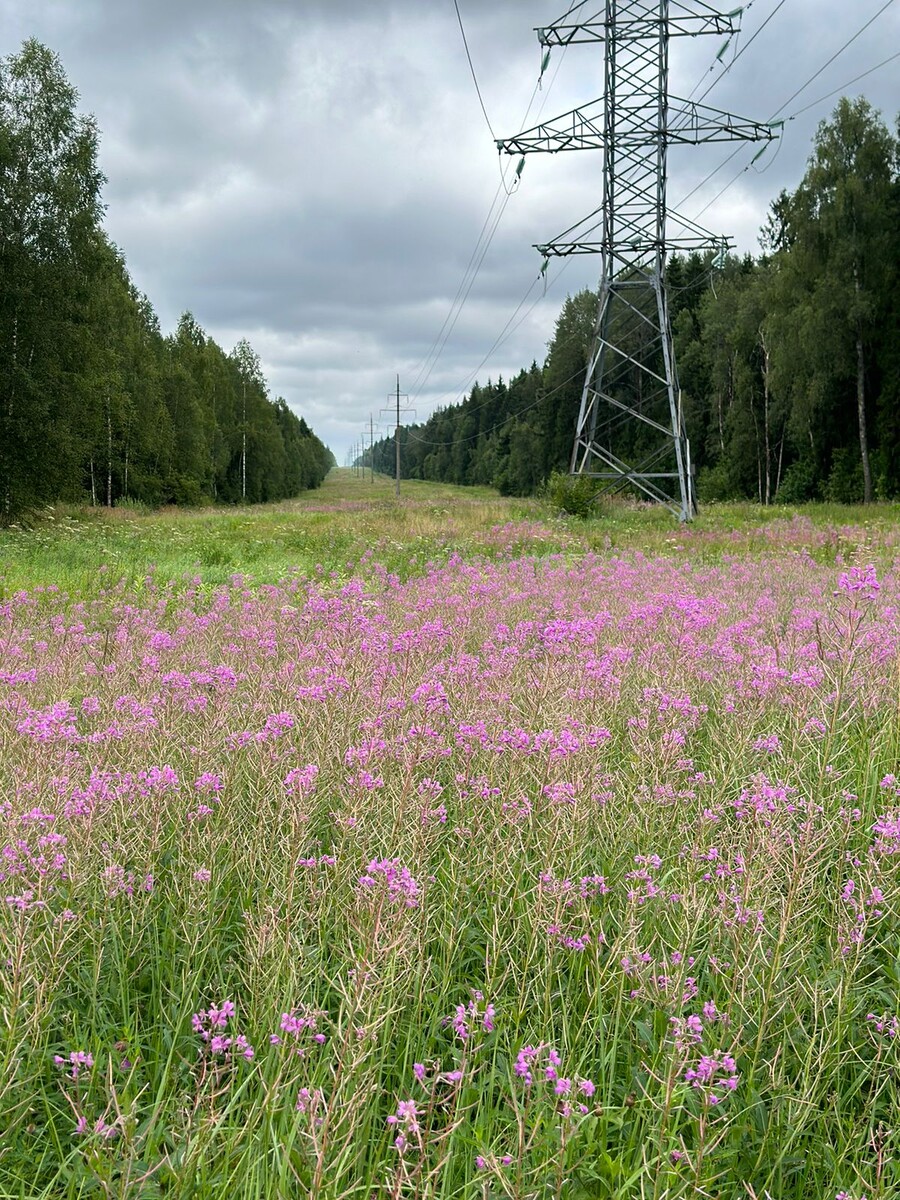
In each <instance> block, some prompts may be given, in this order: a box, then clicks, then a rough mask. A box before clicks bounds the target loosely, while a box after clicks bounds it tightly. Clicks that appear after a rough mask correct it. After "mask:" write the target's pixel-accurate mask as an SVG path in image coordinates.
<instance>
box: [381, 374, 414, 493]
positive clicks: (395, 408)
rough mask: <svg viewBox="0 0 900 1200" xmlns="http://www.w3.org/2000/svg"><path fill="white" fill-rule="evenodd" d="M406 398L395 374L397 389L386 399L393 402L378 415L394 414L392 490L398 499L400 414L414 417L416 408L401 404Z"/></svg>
mask: <svg viewBox="0 0 900 1200" xmlns="http://www.w3.org/2000/svg"><path fill="white" fill-rule="evenodd" d="M401 397H402V399H404V400H408V399H409V395H408V393H407V392H401V391H400V376H399V375H398V376H397V389H396V391H394V392H388V397H387V398H388V400H393V401H394V403H393V404H392V405H391V407H390V408H383V409H381V411H380V413H379V416H385V417H386V416H396V423H395V425H394V491H395V494H396V497H397V499H398V500H399V499H400V415H401V413H402V414H403V415H404V416H409V415H410V414H412V416H413V417H415V413H416V410H415V409H414V408H412V407H411V406H410V405H408V404H404V405H401V404H400V400H401Z"/></svg>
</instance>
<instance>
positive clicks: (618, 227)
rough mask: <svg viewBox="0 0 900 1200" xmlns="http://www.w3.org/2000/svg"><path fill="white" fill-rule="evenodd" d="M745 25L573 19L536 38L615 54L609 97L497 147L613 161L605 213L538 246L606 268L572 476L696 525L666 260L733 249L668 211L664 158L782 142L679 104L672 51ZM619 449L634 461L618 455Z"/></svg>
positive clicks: (622, 11) (609, 4) (671, 11)
mask: <svg viewBox="0 0 900 1200" xmlns="http://www.w3.org/2000/svg"><path fill="white" fill-rule="evenodd" d="M576 7H581V6H576ZM739 11H740V10H738V12H739ZM570 12H571V10H570ZM568 15H569V14H566V16H568ZM735 16H736V14H727V15H726V14H721V13H718V12H715V11H714V10H713V9H712V8H710V7H709V6H707V5H706V4H703V3H700V2H699V0H696V2H695V3H690V4H689V3H679V2H678V0H606V3H605V5H604V7H603V8H602V9H600V10H599V11H598V12H597V13H596V14H594V15H593V16H592V17H590V18H589V19H588V20H586V21H582V22H579V23H578V24H566V23H565V21H566V17H563V18H561V20H560V21H558V22H555V23H554V24H553V25H550V26H548V27H547V28H545V29H539V30H538V31H537V33H538V39H539V41H540V42H541V44H542V45H543V46H545V47H548V48H550V47H553V46H568V45H571V44H573V43H577V42H588V43H601V44H602V45H603V46H604V50H605V71H604V90H603V96H602V97H600V98H599V99H598V100H594V101H592V102H591V103H590V104H587V105H585V106H583V107H581V108H576V109H573V110H572V111H571V112H567V113H564V114H563V115H562V116H559V117H556V118H554V119H552V120H550V121H545V122H543V123H542V124H540V125H536V126H535V127H534V128H533V129H528V130H526V131H525V132H524V133H520V134H518V135H517V136H516V137H512V138H505V139H501V140H499V141H498V142H497V145H498V147H499V149H500V150H501V151H504V152H505V153H508V154H531V153H535V152H538V153H540V152H545V153H546V152H549V153H559V152H560V151H568V150H589V149H601V150H603V152H604V160H603V201H602V204H601V206H600V207H599V208H598V209H596V210H595V211H594V212H593V213H591V214H590V215H589V216H588V217H586V218H585V219H584V220H582V221H580V222H579V223H578V224H577V225H574V226H572V227H571V228H570V229H567V230H566V231H565V232H564V233H563V234H561V235H560V237H559V238H557V239H555V240H554V241H552V242H548V243H545V244H543V245H539V246H538V247H537V248H538V250H539V251H540V252H541V253H542V254H543V255H545V256H549V255H560V256H567V255H570V254H597V253H599V254H600V255H601V256H602V269H601V277H600V299H599V308H598V312H597V319H596V322H595V326H594V336H593V340H592V344H591V347H590V350H589V353H588V362H587V372H586V376H585V383H584V390H583V393H582V398H581V406H580V410H579V414H578V423H577V427H576V431H575V442H574V447H573V451H572V460H571V468H570V469H571V472H572V473H573V474H586V475H591V476H593V477H594V478H597V479H600V480H602V481H603V482H604V484H605V485H606V486H607V487H608V488H610V489H612V490H620V489H622V488H625V487H628V486H629V485H630V486H632V487H634V488H636V489H637V490H638V491H639V492H640V493H642V494H643V495H645V496H647V497H649V498H650V499H651V500H655V501H658V502H659V503H661V504H665V505H666V506H667V507H668V508H670V509H671V510H672V511H673V512H675V513H676V514H677V515H678V516H679V517H680V518H681V520H689V519H690V517H691V516H692V515H693V513H694V512H695V510H696V500H695V495H694V484H693V474H692V470H691V462H690V445H689V442H688V439H687V435H686V433H685V427H684V418H683V415H682V411H681V397H680V392H679V388H678V380H677V375H676V371H675V356H674V350H673V345H672V330H671V325H670V322H669V313H668V304H667V297H666V284H665V265H666V255H667V252H668V251H669V250H671V249H677V250H684V251H691V250H714V251H719V252H721V251H723V250H724V249H725V248H726V246H727V243H726V241H725V239H722V238H715V237H714V236H713V235H712V234H711V233H709V232H708V231H707V230H705V229H703V228H701V227H700V226H699V225H697V224H695V223H694V222H692V221H689V220H687V219H685V218H683V217H680V216H679V215H678V214H677V213H672V212H668V211H667V209H666V154H667V150H668V147H669V146H670V145H679V144H692V145H693V144H698V143H702V142H722V141H734V140H743V141H760V140H769V139H771V138H773V137H774V136H775V132H774V127H773V126H771V125H767V124H762V123H760V122H758V121H749V120H745V119H743V118H741V117H734V116H731V115H729V114H728V113H723V112H720V111H719V110H717V109H713V108H708V107H706V106H704V105H700V104H692V103H690V102H689V101H686V100H679V99H677V98H675V97H671V98H670V96H669V93H668V75H669V39H670V38H671V37H676V36H685V35H686V36H696V35H698V34H707V33H714V34H724V35H726V36H729V35H731V34H733V33H734V32H736V27H735V23H734V18H735ZM623 435H624V436H623ZM619 442H622V443H623V444H624V446H625V448H626V450H627V452H628V456H629V461H625V458H624V457H621V456H620V454H618V453H616V452H615V451H614V447H618V444H619ZM622 453H624V451H623V452H622Z"/></svg>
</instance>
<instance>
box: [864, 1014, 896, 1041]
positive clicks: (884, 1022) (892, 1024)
mask: <svg viewBox="0 0 900 1200" xmlns="http://www.w3.org/2000/svg"><path fill="white" fill-rule="evenodd" d="M866 1020H867V1021H868V1022H869V1023H870V1024H871V1026H872V1028H873V1029H874V1030H875V1032H876V1033H878V1034H880V1035H881V1037H883V1038H888V1039H893V1038H896V1036H897V1034H898V1032H900V1019H898V1018H897V1017H896V1016H888V1014H887V1013H881V1014H880V1015H879V1014H877V1013H869V1014H868V1016H867V1017H866Z"/></svg>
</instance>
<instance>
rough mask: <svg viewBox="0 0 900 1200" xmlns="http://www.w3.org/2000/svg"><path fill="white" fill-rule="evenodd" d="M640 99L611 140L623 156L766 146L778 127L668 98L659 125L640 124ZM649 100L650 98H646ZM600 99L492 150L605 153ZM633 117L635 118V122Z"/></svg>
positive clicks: (652, 112) (654, 112)
mask: <svg viewBox="0 0 900 1200" xmlns="http://www.w3.org/2000/svg"><path fill="white" fill-rule="evenodd" d="M640 101H641V97H640V95H639V94H638V96H637V98H636V104H637V107H636V108H635V109H632V111H631V112H630V113H625V114H623V119H622V120H621V121H620V122H619V125H618V127H617V129H616V140H617V144H618V147H619V149H620V150H623V151H628V150H632V149H637V148H639V147H642V146H655V145H658V144H660V143H663V144H665V145H699V144H700V143H703V142H734V141H745V142H760V141H771V140H772V139H773V138H774V137H776V136H777V133H778V130H779V128H780V127H781V124H782V122H775V123H767V122H764V121H752V120H749V119H747V118H746V117H738V116H734V115H733V114H732V113H726V112H722V111H721V110H720V109H718V108H709V107H708V106H707V105H705V104H694V103H693V102H690V101H687V100H679V99H677V98H675V97H672V100H671V108H669V110H668V112H667V113H666V114H665V121H664V123H660V122H659V121H658V119H657V120H655V121H645V120H642V119H639V118H640V117H641V116H643V114H642V113H641V112H640V109H641V104H640ZM648 101H649V97H648ZM647 108H648V113H647V115H648V116H649V115H652V116H653V117H655V118H658V115H659V114H658V110H656V105H654V106H653V109H652V110H651V106H650V104H649V102H648V105H647ZM605 111H606V105H605V99H604V97H602V96H601V97H598V98H597V99H596V100H591V101H590V103H589V104H585V105H582V106H580V107H579V108H573V109H571V110H570V111H569V112H566V113H562V114H561V115H560V116H558V117H552V118H551V119H550V120H549V121H543V122H541V124H540V125H535V126H533V127H532V128H531V129H526V130H524V132H522V133H518V134H516V135H515V137H511V138H498V139H497V143H496V144H497V149H498V150H499V151H500V152H501V154H534V153H544V154H559V153H560V152H561V151H565V150H605V149H606V145H607V134H606V126H605ZM636 118H637V119H636Z"/></svg>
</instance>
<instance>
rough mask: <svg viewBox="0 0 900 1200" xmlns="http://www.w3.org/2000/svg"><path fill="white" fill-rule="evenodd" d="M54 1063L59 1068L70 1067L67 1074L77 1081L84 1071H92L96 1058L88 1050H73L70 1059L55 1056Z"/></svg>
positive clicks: (58, 1055)
mask: <svg viewBox="0 0 900 1200" xmlns="http://www.w3.org/2000/svg"><path fill="white" fill-rule="evenodd" d="M53 1061H54V1063H55V1064H56V1066H58V1067H68V1068H69V1069H68V1070H67V1071H66V1074H67V1075H68V1076H69V1078H70V1079H77V1078H78V1077H79V1075H81V1073H82V1072H83V1071H90V1069H91V1068H92V1067H93V1065H94V1056H93V1055H92V1054H89V1053H88V1052H87V1051H86V1050H72V1051H71V1052H70V1054H69V1056H68V1058H64V1057H63V1056H62V1055H61V1054H54V1056H53Z"/></svg>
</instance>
